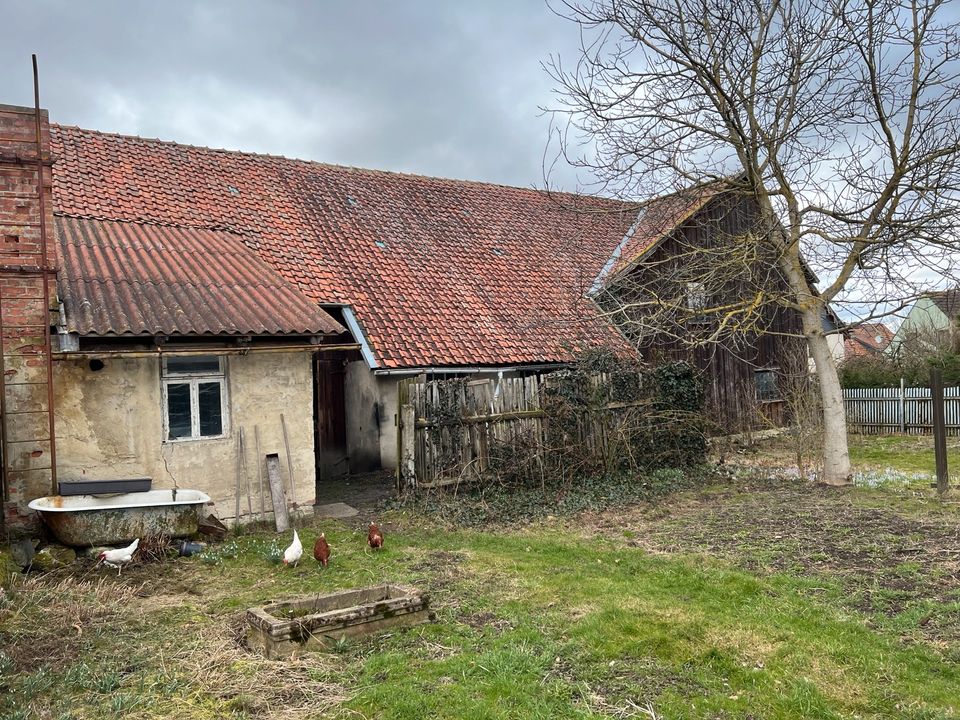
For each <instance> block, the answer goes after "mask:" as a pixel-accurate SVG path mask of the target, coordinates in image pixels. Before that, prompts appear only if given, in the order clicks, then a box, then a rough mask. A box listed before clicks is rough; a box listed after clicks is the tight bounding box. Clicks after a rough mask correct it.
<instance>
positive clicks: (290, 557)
mask: <svg viewBox="0 0 960 720" xmlns="http://www.w3.org/2000/svg"><path fill="white" fill-rule="evenodd" d="M301 555H303V545H302V544H301V543H300V536H299V535H297V531H296V530H294V531H293V542H292V543H290V546H289V547H288V548H287V549H286V550H284V551H283V564H284V565H293V566H294V567H296V566H297V563H298V562H299V561H300V556H301Z"/></svg>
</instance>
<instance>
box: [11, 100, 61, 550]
mask: <svg viewBox="0 0 960 720" xmlns="http://www.w3.org/2000/svg"><path fill="white" fill-rule="evenodd" d="M41 123H42V138H43V142H42V153H43V158H44V160H45V167H44V182H43V186H44V194H45V204H46V208H45V210H46V216H47V217H46V228H47V238H48V256H49V261H48V265H49V266H53V265H54V243H53V202H52V198H51V191H50V144H49V143H50V139H49V124H48V119H47V113H46V111H41ZM36 161H37V145H36V127H35V120H34V111H33V109H32V108H21V107H12V106H9V105H0V321H2V325H3V333H2V343H0V360H2V372H3V381H4V382H3V385H4V393H3V407H2V411H3V416H2V420H0V421H2V423H3V428H2V429H3V431H4V432H3V440H4V447H3V450H4V451H5V455H4V457H3V462H2V469H3V477H2V479H3V518H4V526H5V527H4V529H5V531H6V532H7V533H8V534H17V533H18V532H20V531H25V530H30V529H32V527H31V526H34V525H35V524H36V522H37V519H36V515H35V513H33V512H32V511H30V510H29V509H28V508H27V503H28V502H29V501H30V500H32V499H33V498H36V497H40V496H43V495H49V494H51V491H52V490H53V487H52V485H53V471H52V469H51V467H52V464H53V463H52V455H53V451H54V449H53V448H52V447H51V445H52V443H51V433H50V425H49V415H48V412H47V411H48V406H47V397H48V396H47V383H48V382H49V381H50V378H49V377H48V375H47V373H48V365H47V352H48V351H49V348H48V347H47V344H46V337H45V327H48V326H49V325H50V323H51V322H55V319H56V316H55V315H52V314H51V312H53V311H55V309H56V307H57V305H56V278H55V276H54V275H52V274H50V275H48V286H47V294H46V295H45V294H44V283H43V280H44V258H43V255H42V252H41V250H42V248H41V240H40V212H41V211H40V198H39V195H38V192H37V162H36Z"/></svg>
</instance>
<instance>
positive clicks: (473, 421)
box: [397, 373, 652, 488]
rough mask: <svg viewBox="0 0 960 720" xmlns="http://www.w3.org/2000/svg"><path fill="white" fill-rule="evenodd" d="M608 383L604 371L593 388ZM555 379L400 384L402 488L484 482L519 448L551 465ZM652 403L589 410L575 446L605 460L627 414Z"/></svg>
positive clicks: (571, 439)
mask: <svg viewBox="0 0 960 720" xmlns="http://www.w3.org/2000/svg"><path fill="white" fill-rule="evenodd" d="M607 381H608V378H607V376H606V374H604V373H597V374H596V375H594V376H591V378H590V383H591V386H592V387H597V386H598V385H602V384H604V383H606V382H607ZM551 382H552V379H551V374H549V373H548V374H544V375H529V376H527V377H505V378H499V379H494V378H489V379H482V380H464V379H452V380H450V379H448V380H427V379H426V378H425V377H420V378H416V379H410V380H404V381H402V382H401V383H400V384H399V386H398V406H399V410H400V412H399V416H398V423H397V425H398V427H397V454H398V459H399V463H398V472H397V477H398V484H400V485H401V486H405V487H421V488H429V487H437V486H441V485H449V484H456V483H460V482H463V481H470V480H476V479H478V478H479V477H480V476H481V475H483V474H484V473H485V472H486V471H487V470H488V468H489V466H490V464H491V462H493V463H496V462H497V461H498V455H502V453H503V451H504V448H507V447H511V446H512V447H525V448H528V449H529V450H531V451H532V454H533V455H534V456H535V458H536V462H538V463H540V464H541V465H543V466H544V467H546V466H549V465H550V462H551V458H550V457H549V455H550V451H549V450H548V448H549V447H550V445H551V442H550V437H549V436H550V433H551V428H550V422H551V418H550V417H549V415H548V412H547V410H546V408H545V402H544V401H545V397H544V393H545V388H546V387H547V386H548V385H549V384H550V383H551ZM651 402H652V401H651V400H650V399H649V398H642V399H635V400H633V401H630V402H609V403H606V404H605V405H604V406H602V407H600V408H598V409H597V410H598V411H597V412H589V413H585V414H584V415H583V416H582V417H581V419H580V421H578V423H577V425H578V427H577V428H576V431H575V433H574V436H571V437H568V438H567V441H568V442H570V443H575V444H577V445H578V447H579V448H580V449H582V450H583V451H584V452H585V453H586V454H588V455H590V456H592V457H595V458H597V459H598V461H602V459H603V458H604V456H605V454H606V453H608V452H609V448H610V447H611V445H612V444H613V442H614V435H616V433H618V432H619V428H618V422H619V421H620V420H621V418H623V417H624V416H625V413H627V412H628V411H629V410H631V409H637V408H639V407H641V406H646V405H649V404H650V403H651ZM554 434H556V433H554ZM553 449H554V450H555V451H556V450H559V449H560V448H553Z"/></svg>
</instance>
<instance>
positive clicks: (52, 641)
mask: <svg viewBox="0 0 960 720" xmlns="http://www.w3.org/2000/svg"><path fill="white" fill-rule="evenodd" d="M141 587H142V586H133V587H130V586H125V585H120V584H117V583H115V582H114V578H113V577H100V578H99V579H97V580H84V579H82V578H81V579H77V578H73V577H65V578H60V579H54V580H52V579H51V576H50V575H49V574H48V575H46V576H39V577H25V578H20V577H19V576H18V577H17V578H16V579H15V580H14V582H13V584H12V586H11V590H10V595H9V598H8V601H7V605H6V608H5V609H4V617H3V626H4V630H5V632H6V634H7V643H6V648H5V651H6V652H7V654H8V655H9V656H10V657H11V658H12V659H13V661H14V663H15V664H16V666H17V668H18V669H19V670H22V671H33V670H35V669H36V668H37V667H39V666H40V665H45V664H47V665H51V664H52V665H56V664H57V663H58V662H59V661H61V660H62V661H64V662H67V661H72V660H74V659H75V657H76V653H77V651H78V649H79V648H80V646H81V642H82V638H83V635H84V634H85V633H88V632H89V631H90V630H91V629H92V628H95V627H97V626H100V625H103V624H106V623H109V622H113V621H114V619H115V618H116V617H118V616H119V615H120V614H121V613H122V612H123V611H124V609H125V608H126V606H127V604H128V603H129V602H130V601H131V600H132V599H133V598H134V596H135V595H136V594H137V593H138V592H139V591H140V589H141Z"/></svg>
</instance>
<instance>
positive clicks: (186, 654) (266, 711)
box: [172, 615, 347, 720]
mask: <svg viewBox="0 0 960 720" xmlns="http://www.w3.org/2000/svg"><path fill="white" fill-rule="evenodd" d="M243 633H244V624H243V616H242V615H237V616H234V617H233V618H232V619H231V621H230V622H229V623H227V627H224V626H223V625H221V624H214V625H206V626H204V627H202V628H198V629H197V630H196V632H195V634H194V636H193V637H194V642H193V643H192V644H191V645H190V646H188V647H185V648H183V649H182V650H181V651H180V652H179V653H178V654H176V655H175V656H174V657H173V658H172V659H173V660H175V661H176V663H177V664H178V665H179V666H180V667H181V669H183V670H185V671H187V673H188V674H189V675H190V676H192V677H195V678H200V679H201V680H202V682H203V686H204V688H205V690H206V692H207V693H209V694H211V695H213V696H215V697H217V698H218V699H220V700H222V701H225V702H227V703H229V704H230V705H231V708H232V710H234V711H237V712H241V711H242V712H244V713H246V714H248V715H249V716H251V717H257V718H267V719H268V720H287V718H290V719H291V720H293V719H294V718H297V719H299V718H303V717H305V716H307V715H309V716H310V717H320V716H323V715H324V714H325V713H326V712H327V711H330V710H332V709H333V708H335V707H336V706H338V705H339V704H341V703H343V702H344V701H345V700H346V699H347V694H346V691H345V689H344V688H343V686H341V685H340V684H338V683H336V682H334V681H333V680H331V674H332V673H331V670H332V667H331V656H330V655H329V654H327V653H308V654H305V655H304V656H303V657H302V658H298V659H295V660H267V659H266V658H264V657H261V656H260V655H257V654H254V653H252V652H251V651H249V650H248V649H247V648H246V647H245V644H244V638H243ZM184 702H187V701H184Z"/></svg>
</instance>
